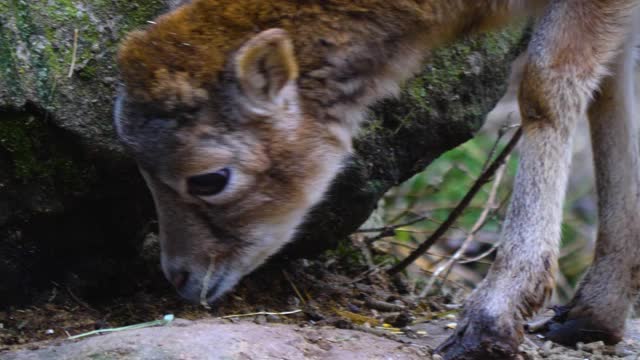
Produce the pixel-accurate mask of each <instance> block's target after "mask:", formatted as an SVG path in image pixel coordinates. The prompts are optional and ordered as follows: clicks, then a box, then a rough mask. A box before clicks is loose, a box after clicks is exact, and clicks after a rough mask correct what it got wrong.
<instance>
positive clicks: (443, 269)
mask: <svg viewBox="0 0 640 360" xmlns="http://www.w3.org/2000/svg"><path fill="white" fill-rule="evenodd" d="M506 161H508V157H507V158H506V159H505V162H506ZM505 168H506V164H504V163H503V164H502V165H501V166H500V167H499V168H498V170H497V171H496V176H495V179H494V180H493V184H492V185H491V190H490V191H489V198H488V199H487V202H486V204H485V206H484V209H483V210H482V213H480V216H479V217H478V219H477V220H476V222H475V224H474V225H473V227H472V228H471V231H470V232H469V234H468V235H467V237H466V238H465V239H464V241H463V242H462V245H460V247H459V248H458V250H456V252H455V253H454V254H453V256H451V257H450V258H449V259H447V261H445V263H444V264H442V265H440V266H438V268H437V269H436V271H434V272H433V276H431V278H430V279H429V281H428V282H427V285H426V286H425V287H424V288H423V289H422V291H421V292H420V295H419V297H424V296H426V295H427V294H428V293H429V291H430V290H431V288H432V287H433V284H434V283H435V282H436V279H437V278H438V276H439V275H440V274H442V273H445V274H448V273H449V270H450V269H451V268H452V267H453V265H454V264H455V263H456V262H457V261H458V260H460V259H461V258H462V255H463V254H464V253H465V251H467V248H468V247H469V245H470V244H471V242H473V239H474V237H475V235H476V233H477V232H478V231H480V229H482V228H483V227H484V225H485V223H486V222H487V219H488V218H489V213H490V212H491V211H493V210H494V209H496V208H497V206H496V204H495V202H496V195H497V194H498V188H499V187H500V183H501V182H502V176H503V175H504V170H505ZM446 278H447V276H446V275H445V279H446Z"/></svg>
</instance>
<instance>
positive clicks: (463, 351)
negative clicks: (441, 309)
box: [436, 316, 522, 360]
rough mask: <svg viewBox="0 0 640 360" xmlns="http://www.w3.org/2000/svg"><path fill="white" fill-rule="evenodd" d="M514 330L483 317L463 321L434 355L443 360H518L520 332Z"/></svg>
mask: <svg viewBox="0 0 640 360" xmlns="http://www.w3.org/2000/svg"><path fill="white" fill-rule="evenodd" d="M514 328H515V327H513V328H504V327H500V326H497V325H496V321H495V320H494V319H492V318H488V317H486V316H480V317H476V319H475V320H463V321H461V322H460V323H459V324H458V328H457V329H456V332H455V333H454V334H453V335H451V336H450V337H449V338H448V339H447V340H445V342H443V343H442V344H441V345H440V346H439V347H438V348H437V349H436V353H437V354H440V355H441V356H442V357H443V358H444V359H445V360H485V359H496V360H511V359H518V358H519V356H518V345H519V344H520V341H521V339H522V331H516V330H514Z"/></svg>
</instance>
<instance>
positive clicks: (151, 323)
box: [67, 314, 174, 340]
mask: <svg viewBox="0 0 640 360" xmlns="http://www.w3.org/2000/svg"><path fill="white" fill-rule="evenodd" d="M173 318H174V317H173V315H172V314H168V315H165V316H164V317H163V318H162V319H160V320H153V321H148V322H145V323H141V324H135V325H129V326H123V327H118V328H108V329H98V330H93V331H89V332H86V333H82V334H78V335H74V336H69V337H68V338H67V339H69V340H73V339H79V338H81V337H85V336H90V335H99V334H102V333H110V332H117V331H125V330H135V329H142V328H146V327H151V326H158V325H167V324H169V323H170V322H172V321H173Z"/></svg>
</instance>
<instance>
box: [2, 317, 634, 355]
mask: <svg viewBox="0 0 640 360" xmlns="http://www.w3.org/2000/svg"><path fill="white" fill-rule="evenodd" d="M413 328H414V330H422V331H425V332H426V334H427V335H425V336H421V337H418V338H417V339H416V338H415V337H414V338H408V337H406V336H400V337H398V338H395V339H392V338H386V337H382V336H377V335H373V334H369V333H366V332H362V331H356V330H342V329H336V328H331V327H301V326H299V325H281V324H269V325H258V324H254V323H251V322H246V321H241V322H237V323H228V322H225V321H222V320H201V321H195V322H191V321H186V320H176V321H175V322H174V323H173V324H172V325H169V326H163V327H154V328H145V329H139V330H131V331H124V332H119V333H112V334H108V335H102V336H94V337H92V338H88V339H85V340H80V341H70V340H67V341H61V342H57V343H54V344H41V345H40V346H41V347H40V348H38V349H34V350H21V351H16V352H5V353H0V358H2V359H3V360H40V359H52V360H56V359H70V360H74V359H104V360H112V359H113V360H116V359H120V360H129V359H131V360H133V359H157V360H164V359H167V360H169V359H288V360H295V359H327V360H328V359H331V360H334V359H335V360H342V359H344V360H354V359H363V360H364V359H385V360H386V359H389V360H391V359H393V360H395V359H398V360H400V359H422V360H429V359H432V358H436V357H432V356H431V350H430V349H433V348H435V346H437V344H439V343H440V342H441V341H442V340H444V338H446V337H447V336H448V335H449V333H450V332H451V330H448V329H445V328H446V327H445V326H444V323H443V322H435V323H425V324H419V325H417V326H414V327H413ZM532 339H533V340H532ZM31 347H32V348H33V347H38V345H31ZM522 349H523V350H524V352H525V353H526V354H527V356H529V359H531V360H539V359H553V360H560V359H594V360H595V359H601V360H606V359H611V360H614V359H627V360H637V359H640V321H638V320H635V321H632V322H630V323H629V330H628V332H627V336H626V338H625V340H624V341H623V342H622V343H621V344H619V345H617V346H615V347H612V346H604V345H603V344H599V343H593V344H586V345H580V346H579V347H578V349H568V348H565V347H563V346H559V345H555V344H551V343H544V342H543V341H540V340H539V339H538V338H537V337H536V336H533V335H529V338H528V340H527V341H526V342H525V344H524V345H523V346H522Z"/></svg>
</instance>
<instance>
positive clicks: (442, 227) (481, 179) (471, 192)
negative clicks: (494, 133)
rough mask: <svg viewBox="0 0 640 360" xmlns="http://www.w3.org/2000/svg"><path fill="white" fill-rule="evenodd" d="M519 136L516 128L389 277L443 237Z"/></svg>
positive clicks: (511, 149) (508, 152)
mask: <svg viewBox="0 0 640 360" xmlns="http://www.w3.org/2000/svg"><path fill="white" fill-rule="evenodd" d="M521 136H522V128H518V130H517V131H516V132H515V134H513V136H512V137H511V140H509V143H508V144H507V146H505V147H504V149H502V152H500V154H499V155H498V156H497V157H496V159H495V160H494V161H493V162H492V163H491V165H490V166H489V167H487V169H486V170H485V171H484V172H482V174H480V177H478V179H477V180H476V182H475V183H474V184H473V186H471V189H469V191H468V192H467V194H466V195H465V196H464V198H462V200H461V201H460V203H458V205H457V206H456V208H455V209H453V211H452V212H451V213H449V217H447V220H445V221H444V222H443V223H442V225H440V226H439V227H438V228H437V229H436V231H434V232H433V234H431V236H429V238H427V239H426V240H425V241H424V242H423V243H422V244H420V246H418V248H416V250H415V251H413V252H412V253H411V254H409V256H407V257H406V258H405V259H404V260H402V261H400V262H399V263H397V264H396V265H395V266H393V267H392V268H391V269H389V270H388V271H387V272H388V273H389V274H390V275H393V274H396V273H398V272H400V271H402V270H404V269H405V268H406V267H407V266H409V265H410V264H411V263H413V262H414V261H415V260H416V259H417V258H419V257H420V256H422V254H424V253H425V252H426V251H427V250H429V248H431V246H432V245H433V244H435V242H436V241H438V239H440V237H441V236H442V235H444V233H445V232H447V230H448V229H449V228H450V227H451V225H453V223H454V222H455V221H456V220H457V219H458V217H459V216H460V215H461V214H462V212H463V211H464V209H465V208H466V207H467V206H468V205H469V203H471V200H473V198H474V197H475V195H476V194H477V193H478V191H480V189H482V186H483V185H484V184H485V183H486V182H487V181H489V179H490V178H491V176H493V174H494V173H495V172H496V171H497V170H498V168H499V167H500V166H502V163H503V162H504V160H505V159H506V157H507V156H508V155H509V154H510V153H511V151H513V149H514V148H515V146H516V144H517V143H518V140H520V137H521Z"/></svg>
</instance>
